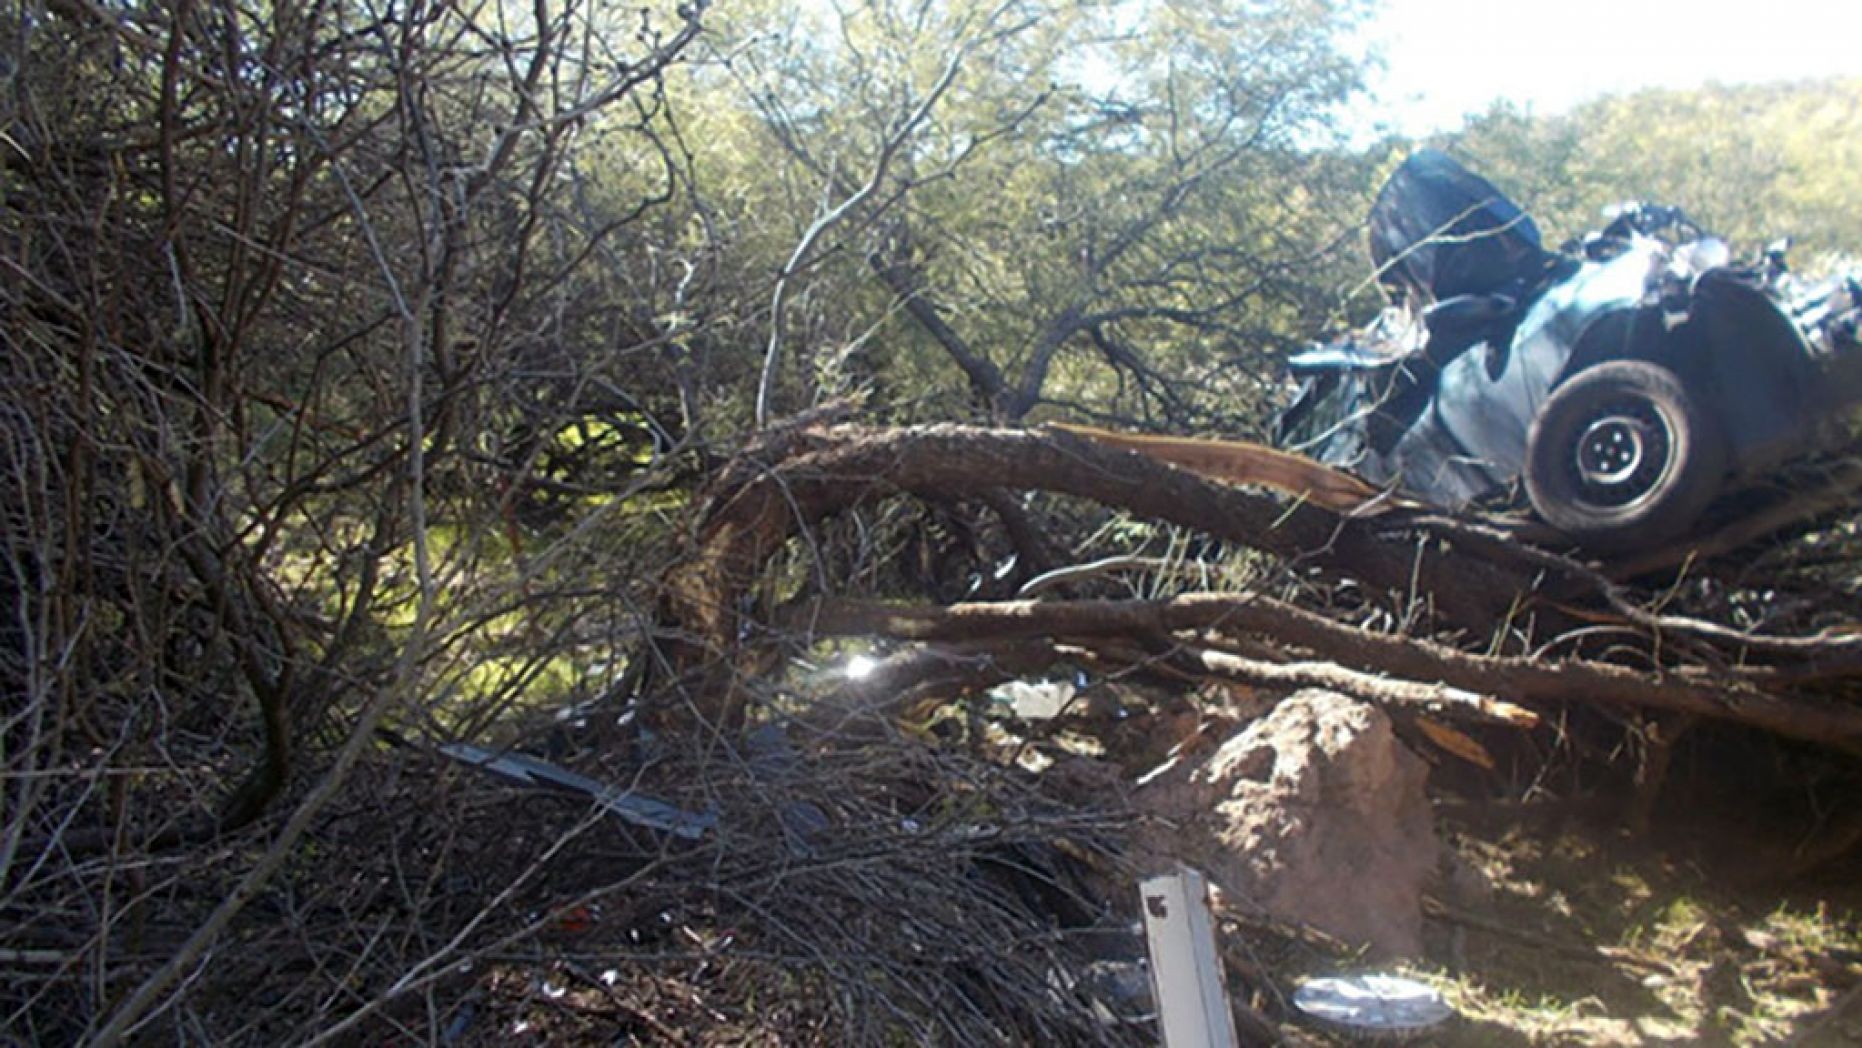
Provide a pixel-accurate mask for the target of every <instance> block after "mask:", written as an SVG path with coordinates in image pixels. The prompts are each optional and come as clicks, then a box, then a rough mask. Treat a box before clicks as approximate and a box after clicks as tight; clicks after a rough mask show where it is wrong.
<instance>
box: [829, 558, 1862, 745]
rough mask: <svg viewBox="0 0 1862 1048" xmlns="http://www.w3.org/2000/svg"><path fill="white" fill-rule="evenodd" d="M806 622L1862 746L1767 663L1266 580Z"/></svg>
mask: <svg viewBox="0 0 1862 1048" xmlns="http://www.w3.org/2000/svg"><path fill="white" fill-rule="evenodd" d="M807 622H808V624H809V627H810V628H812V629H813V630H815V631H816V632H818V633H821V634H829V635H850V634H853V635H877V636H888V637H898V638H901V639H911V640H936V641H962V640H970V639H975V638H978V637H993V638H996V639H998V640H1003V639H1008V638H1013V637H1030V636H1057V637H1075V638H1077V637H1120V636H1142V635H1153V636H1160V635H1166V634H1171V633H1175V632H1178V631H1182V630H1191V629H1213V630H1217V631H1220V632H1223V633H1230V634H1236V635H1243V636H1246V635H1253V636H1258V637H1262V638H1268V639H1271V640H1273V641H1274V642H1276V643H1278V644H1281V645H1291V646H1295V647H1298V648H1302V649H1305V650H1307V651H1309V652H1312V653H1314V654H1315V655H1317V656H1319V657H1320V658H1321V659H1323V660H1324V661H1325V662H1326V663H1335V664H1337V668H1340V669H1347V668H1349V669H1353V670H1356V671H1358V672H1359V673H1360V674H1367V673H1374V674H1379V675H1381V677H1382V679H1383V680H1384V682H1385V687H1384V688H1382V689H1378V688H1367V687H1364V686H1361V685H1355V684H1354V683H1352V682H1351V681H1350V680H1349V679H1348V678H1346V677H1344V676H1343V675H1336V674H1332V673H1331V672H1330V671H1329V670H1328V671H1327V672H1326V673H1325V674H1322V675H1323V676H1327V677H1328V678H1329V679H1326V680H1320V679H1317V678H1316V677H1314V676H1313V675H1314V674H1317V673H1318V672H1319V671H1318V669H1317V668H1316V665H1315V664H1312V663H1308V664H1306V667H1305V668H1304V669H1301V670H1297V671H1296V670H1291V669H1289V668H1287V667H1284V666H1282V667H1270V666H1268V665H1266V664H1264V663H1257V662H1256V661H1255V660H1241V659H1236V658H1234V657H1233V656H1218V654H1217V653H1207V654H1205V655H1202V656H1200V658H1201V659H1202V660H1203V662H1204V664H1205V665H1206V666H1207V668H1208V669H1209V670H1210V671H1211V672H1213V673H1216V674H1218V675H1232V676H1239V677H1243V678H1245V679H1249V680H1251V681H1253V682H1255V683H1277V682H1280V681H1279V680H1278V678H1282V677H1284V678H1286V680H1285V681H1284V682H1285V683H1288V684H1291V685H1294V686H1305V685H1308V684H1312V685H1321V686H1328V687H1335V688H1338V689H1339V690H1342V691H1346V692H1348V693H1351V694H1357V695H1359V696H1361V697H1363V698H1366V699H1370V700H1372V701H1389V702H1396V703H1423V704H1429V703H1437V704H1439V709H1438V710H1436V711H1435V712H1441V713H1444V714H1450V715H1454V714H1460V715H1463V716H1466V717H1471V718H1474V719H1483V720H1490V721H1501V722H1505V723H1512V724H1515V725H1519V724H1527V723H1530V720H1531V718H1530V714H1526V715H1525V716H1523V717H1522V716H1521V714H1523V713H1524V711H1519V708H1518V707H1517V706H1515V705H1512V702H1524V703H1541V704H1543V703H1552V702H1569V701H1576V702H1595V703H1603V704H1606V705H1611V706H1619V707H1626V708H1632V709H1635V708H1640V709H1649V710H1659V711H1664V712H1669V713H1682V714H1691V715H1695V716H1700V717H1705V718H1710V719H1716V720H1723V721H1731V722H1734V723H1739V724H1745V725H1749V726H1752V727H1756V728H1761V729H1764V730H1766V731H1769V732H1772V733H1774V734H1778V735H1783V736H1786V737H1788V738H1795V739H1802V740H1804V741H1808V742H1815V743H1819V744H1821V745H1826V746H1830V747H1833V748H1836V749H1841V750H1844V751H1847V752H1851V753H1862V708H1858V707H1853V706H1848V705H1843V704H1836V703H1830V702H1813V701H1808V700H1802V699H1795V698H1791V697H1788V696H1783V695H1777V694H1773V693H1770V692H1768V691H1766V690H1764V688H1763V687H1762V686H1761V684H1760V683H1759V681H1762V680H1764V679H1765V677H1766V676H1768V675H1767V674H1765V673H1764V671H1755V672H1751V673H1748V672H1747V671H1740V670H1733V671H1728V672H1724V673H1721V674H1706V673H1701V672H1697V671H1690V670H1676V671H1673V672H1670V673H1665V674H1650V673H1643V672H1638V671H1635V670H1631V669H1628V668H1625V667H1622V666H1614V665H1610V664H1607V663H1599V662H1590V661H1582V660H1563V661H1553V660H1532V659H1524V658H1494V657H1489V656H1483V655H1473V654H1469V653H1467V652H1463V651H1458V650H1456V649H1454V648H1450V647H1448V646H1446V645H1442V644H1437V643H1434V642H1431V641H1426V640H1418V639H1416V638H1412V637H1403V636H1398V635H1395V634H1389V633H1373V632H1370V631H1367V630H1363V629H1359V628H1356V627H1353V626H1349V625H1345V624H1343V623H1339V622H1335V621H1333V620H1331V619H1328V618H1326V617H1324V616H1322V615H1318V614H1315V613H1313V612H1310V611H1306V610H1304V609H1301V608H1296V607H1293V606H1291V605H1288V604H1285V603H1282V602H1280V601H1277V600H1273V599H1271V598H1268V597H1265V596H1261V595H1259V594H1245V595H1229V594H1215V593H1193V594H1184V595H1182V596H1178V597H1173V598H1170V599H1168V600H1154V601H1052V602H1044V601H1008V602H1001V603H994V604H960V605H954V606H950V607H944V608H936V607H927V606H907V605H895V604H885V603H878V602H856V601H839V602H824V603H821V604H818V605H815V606H813V607H811V608H810V609H809V612H808V615H807ZM1754 678H1757V680H1754ZM1404 682H1427V683H1424V684H1419V685H1418V686H1421V687H1429V686H1436V687H1440V688H1442V689H1443V691H1442V692H1441V693H1440V694H1435V695H1432V694H1430V693H1427V692H1415V691H1404V690H1403V689H1401V688H1400V687H1398V685H1399V684H1401V683H1404ZM1502 698H1504V699H1506V700H1512V702H1507V701H1502ZM1514 711H1518V712H1514Z"/></svg>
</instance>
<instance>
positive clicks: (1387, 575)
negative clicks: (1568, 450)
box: [662, 425, 1535, 721]
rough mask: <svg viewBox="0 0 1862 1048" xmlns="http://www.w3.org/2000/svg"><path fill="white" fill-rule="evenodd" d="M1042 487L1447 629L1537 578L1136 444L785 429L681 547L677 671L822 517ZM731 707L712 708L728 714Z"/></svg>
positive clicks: (741, 471)
mask: <svg viewBox="0 0 1862 1048" xmlns="http://www.w3.org/2000/svg"><path fill="white" fill-rule="evenodd" d="M990 489H997V490H1003V489H1006V490H1018V491H1043V492H1050V493H1055V494H1063V495H1071V496H1076V497H1079V498H1084V499H1090V500H1093V501H1095V502H1099V503H1102V504H1104V505H1107V506H1113V507H1117V508H1120V509H1124V510H1127V511H1129V512H1131V513H1133V514H1135V515H1137V516H1140V517H1145V518H1148V519H1152V520H1157V521H1163V522H1167V523H1171V524H1177V525H1180V526H1183V527H1188V528H1193V529H1196V530H1198V531H1202V532H1206V533H1208V534H1210V535H1212V536H1215V537H1217V538H1220V539H1224V540H1227V541H1229V542H1234V543H1237V544H1241V545H1246V546H1249V547H1252V548H1254V549H1257V550H1260V551H1262V552H1264V553H1270V554H1273V555H1275V556H1277V557H1279V558H1281V559H1283V560H1286V561H1289V562H1293V563H1305V564H1313V565H1322V566H1327V567H1331V568H1334V569H1336V570H1338V571H1341V572H1343V573H1346V574H1349V575H1351V576H1353V577H1355V578H1358V579H1360V580H1362V581H1363V582H1365V583H1366V584H1368V585H1370V586H1371V587H1373V588H1375V589H1378V590H1384V591H1391V592H1406V591H1409V592H1416V593H1427V594H1429V595H1431V599H1432V600H1433V602H1434V608H1435V612H1436V613H1437V614H1438V615H1439V616H1441V617H1442V618H1443V619H1444V620H1445V621H1447V622H1448V623H1450V624H1453V625H1456V626H1460V627H1462V628H1465V629H1469V630H1474V631H1478V632H1485V631H1487V630H1489V629H1491V628H1492V626H1493V624H1494V623H1496V622H1499V621H1501V620H1502V619H1503V618H1504V617H1505V616H1506V615H1507V614H1508V613H1509V612H1510V611H1511V610H1512V609H1514V608H1516V607H1518V606H1519V605H1520V604H1521V603H1522V602H1523V600H1524V599H1525V596H1526V594H1527V593H1528V592H1529V591H1530V589H1531V587H1532V580H1533V577H1534V575H1535V571H1534V570H1533V569H1530V568H1522V567H1521V566H1519V565H1510V564H1505V563H1496V562H1493V561H1489V560H1483V559H1478V558H1474V557H1469V556H1455V555H1453V554H1452V551H1451V550H1449V549H1448V548H1446V547H1445V546H1444V545H1442V544H1441V543H1438V542H1435V541H1433V540H1431V539H1430V538H1429V537H1428V536H1426V535H1422V534H1419V533H1414V532H1410V531H1405V530H1403V529H1402V528H1401V527H1400V524H1399V523H1393V522H1392V520H1391V518H1392V517H1397V516H1400V515H1399V514H1394V513H1393V514H1386V515H1384V516H1381V517H1379V518H1377V519H1376V520H1374V521H1373V520H1354V519H1348V518H1345V517H1341V516H1340V515H1338V514H1337V513H1333V512H1330V511H1327V510H1324V509H1321V508H1319V507H1318V506H1315V505H1312V504H1310V503H1304V502H1296V503H1294V504H1292V505H1291V506H1289V505H1288V504H1287V503H1285V502H1284V501H1281V500H1278V499H1276V498H1273V497H1270V496H1269V495H1267V494H1264V493H1260V492H1256V491H1250V490H1245V489H1242V488H1237V487H1232V486H1229V485H1226V484H1222V483H1219V482H1216V481H1212V480H1209V479H1206V478H1204V477H1201V476H1198V475H1196V474H1194V473H1191V472H1189V471H1187V470H1184V469H1178V468H1175V467H1172V466H1169V465H1166V464H1163V463H1160V462H1158V461H1155V460H1153V459H1150V458H1147V457H1145V456H1144V455H1142V454H1139V453H1137V452H1134V451H1129V450H1124V449H1121V448H1115V447H1110V446H1107V445H1104V444H1100V443H1097V442H1095V441H1093V440H1090V439H1087V438H1083V437H1080V436H1078V435H1075V434H1071V433H1066V432H1059V431H1053V432H1036V431H1028V430H1000V429H980V428H976V427H970V426H956V425H937V426H924V427H912V428H905V429H872V428H868V427H860V426H839V427H833V428H824V429H813V430H804V431H800V432H785V433H782V434H779V435H778V436H776V437H775V438H772V441H771V442H770V443H769V444H767V445H765V446H763V447H761V448H753V449H751V450H750V451H748V452H746V453H745V455H744V456H742V457H741V458H740V459H739V460H738V461H737V462H736V463H735V464H733V466H732V467H731V468H730V469H728V470H726V471H725V472H724V474H723V475H722V476H721V477H720V479H719V482H718V483H717V484H716V485H715V486H714V488H713V490H712V492H711V494H710V495H709V497H708V498H707V500H706V502H705V505H704V508H703V510H702V516H701V520H700V523H699V527H698V531H697V534H696V537H695V541H694V543H693V548H692V552H691V555H690V556H689V557H688V558H686V560H685V561H684V562H683V563H682V564H681V565H680V566H679V567H677V568H676V569H675V570H674V571H673V572H672V574H671V576H670V577H669V579H668V580H667V582H668V585H667V588H666V595H665V603H664V606H663V608H662V615H663V618H664V619H665V620H666V622H667V624H668V625H669V626H670V627H671V628H672V630H673V632H674V634H675V635H674V636H673V637H672V639H671V643H670V645H669V648H670V652H671V655H672V658H673V661H674V662H675V664H678V665H681V666H684V667H690V666H694V665H697V664H699V663H701V662H705V661H707V660H712V659H717V658H729V657H730V656H731V653H732V652H733V651H734V650H735V648H736V640H737V637H738V636H739V632H740V626H741V625H742V623H741V614H742V610H741V609H742V605H743V596H744V594H745V593H746V592H747V591H748V590H749V588H750V586H751V584H752V582H753V581H754V580H755V578H756V577H757V575H758V573H759V572H760V571H761V570H762V568H763V566H764V565H765V563H766V562H767V561H768V560H769V558H770V557H771V556H773V555H774V554H775V553H776V551H777V550H779V549H780V548H781V547H782V546H783V544H784V543H786V542H787V541H788V540H789V539H790V538H792V537H794V536H796V535H798V534H806V533H808V532H809V530H810V529H811V528H812V527H813V526H814V525H815V524H816V523H817V522H819V521H820V520H822V519H823V518H825V517H828V516H830V515H832V514H835V513H839V512H842V511H844V510H847V509H850V508H853V507H856V506H860V505H863V504H869V503H871V502H873V501H876V500H878V499H880V498H883V497H886V496H889V495H895V494H900V493H907V494H913V495H917V496H920V497H924V498H940V499H951V498H962V497H973V496H976V495H978V494H980V493H981V492H982V491H984V490H990ZM732 707H733V704H732V703H730V702H726V703H725V704H724V707H723V708H720V709H718V710H717V711H715V712H716V713H717V714H718V715H720V716H721V717H722V718H723V719H724V720H725V721H730V720H733V719H735V713H736V711H735V709H734V708H732Z"/></svg>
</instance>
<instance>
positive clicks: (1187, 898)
mask: <svg viewBox="0 0 1862 1048" xmlns="http://www.w3.org/2000/svg"><path fill="white" fill-rule="evenodd" d="M1138 895H1139V899H1140V901H1141V902H1142V903H1143V906H1144V938H1145V945H1146V947H1147V948H1148V949H1149V950H1150V953H1151V989H1152V992H1153V993H1154V994H1155V996H1156V999H1157V1016H1158V1022H1159V1024H1160V1025H1161V1026H1162V1027H1163V1031H1164V1045H1165V1048H1235V1017H1234V1015H1233V1013H1231V1012H1230V1011H1229V1007H1228V992H1227V989H1226V988H1225V987H1224V986H1223V983H1222V960H1221V957H1220V955H1218V954H1217V953H1216V945H1215V922H1214V921H1213V920H1212V919H1211V918H1210V916H1209V886H1208V883H1207V882H1206V881H1204V880H1203V875H1202V874H1200V873H1198V872H1196V871H1195V870H1192V869H1190V868H1189V867H1188V866H1179V867H1177V869H1176V871H1175V872H1173V873H1166V874H1163V875H1161V876H1158V877H1151V878H1149V879H1147V880H1145V881H1143V882H1142V883H1140V884H1139V886H1138Z"/></svg>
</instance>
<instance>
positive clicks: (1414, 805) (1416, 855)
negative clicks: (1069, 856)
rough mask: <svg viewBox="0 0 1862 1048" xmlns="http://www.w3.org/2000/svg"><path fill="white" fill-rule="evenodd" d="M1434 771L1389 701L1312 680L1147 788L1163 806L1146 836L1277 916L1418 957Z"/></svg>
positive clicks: (1147, 803)
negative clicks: (1397, 725)
mask: <svg viewBox="0 0 1862 1048" xmlns="http://www.w3.org/2000/svg"><path fill="white" fill-rule="evenodd" d="M1427 776H1428V768H1427V765H1425V764H1424V763H1423V761H1422V759H1421V758H1419V757H1417V756H1416V755H1415V754H1414V753H1411V752H1410V751H1409V749H1408V748H1406V747H1405V746H1404V745H1403V744H1402V742H1400V741H1399V740H1398V739H1397V737H1396V735H1395V734H1394V733H1393V732H1392V731H1391V728H1390V720H1389V718H1388V717H1386V716H1385V715H1384V714H1383V712H1382V711H1380V710H1378V709H1377V708H1376V707H1374V706H1370V705H1367V704H1365V703H1362V702H1358V701H1357V700H1354V699H1350V698H1347V697H1345V696H1343V695H1339V694H1336V693H1333V692H1328V691H1321V690H1317V689H1308V690H1305V691H1300V692H1297V693H1295V694H1294V695H1292V696H1291V697H1289V698H1287V699H1286V700H1284V701H1283V702H1281V703H1280V704H1279V705H1278V706H1277V707H1275V709H1274V710H1273V712H1271V713H1269V714H1268V715H1267V716H1265V717H1262V718H1261V719H1259V720H1257V721H1254V722H1253V723H1252V724H1249V725H1248V726H1247V727H1246V728H1244V729H1242V730H1241V731H1240V732H1238V733H1237V734H1235V735H1233V736H1231V737H1230V738H1229V739H1228V740H1227V741H1226V742H1224V743H1223V744H1222V745H1221V746H1220V747H1218V748H1217V749H1216V750H1215V751H1214V752H1213V753H1212V754H1210V755H1209V756H1208V757H1207V758H1206V759H1205V760H1203V761H1201V762H1200V763H1197V764H1193V765H1190V766H1187V767H1179V768H1176V769H1172V772H1171V773H1167V774H1164V775H1160V776H1157V777H1156V778H1154V779H1153V780H1152V781H1151V782H1150V783H1149V784H1148V785H1147V786H1146V787H1145V788H1144V789H1141V790H1140V791H1139V792H1138V794H1137V796H1136V798H1135V799H1136V801H1137V803H1138V806H1139V807H1140V808H1141V809H1142V810H1144V811H1146V812H1148V813H1150V814H1152V815H1156V816H1158V817H1159V819H1157V820H1155V821H1154V822H1153V823H1152V829H1151V830H1150V831H1148V834H1147V836H1148V837H1149V839H1148V840H1144V841H1141V842H1140V843H1141V847H1143V848H1144V849H1145V850H1147V851H1150V852H1151V853H1152V854H1153V855H1155V857H1156V859H1157V862H1158V863H1159V864H1160V867H1161V866H1162V865H1163V864H1166V863H1169V862H1173V861H1177V860H1181V861H1186V862H1189V863H1191V864H1192V865H1195V866H1198V867H1200V868H1201V869H1202V870H1203V871H1204V872H1205V873H1206V874H1207V875H1208V876H1209V878H1210V880H1211V881H1212V882H1213V883H1215V884H1216V885H1218V886H1220V887H1221V888H1222V889H1223V890H1224V891H1225V892H1227V893H1230V894H1231V895H1239V896H1241V899H1240V900H1237V901H1240V902H1241V903H1242V904H1243V905H1244V906H1250V907H1258V908H1259V909H1260V910H1261V911H1264V912H1265V913H1266V914H1267V915H1268V916H1270V917H1273V918H1277V919H1280V920H1285V921H1290V922H1297V923H1300V924H1306V925H1311V926H1313V927H1316V928H1318V929H1320V930H1322V931H1324V932H1327V933H1328V934H1331V935H1333V936H1336V937H1337V938H1339V939H1341V940H1344V941H1345V942H1349V943H1352V944H1354V945H1362V946H1364V947H1367V948H1368V949H1369V950H1370V952H1371V953H1372V954H1373V955H1375V956H1379V957H1393V956H1414V955H1416V954H1419V953H1420V952H1421V949H1422V889H1423V884H1424V881H1425V880H1426V879H1427V878H1428V877H1429V876H1430V875H1431V873H1432V872H1433V871H1434V869H1435V866H1436V860H1437V855H1438V846H1437V843H1436V838H1435V829H1434V820H1433V818H1432V817H1431V815H1430V811H1429V802H1428V798H1427V796H1426V795H1425V794H1424V792H1423V783H1424V780H1425V779H1426V778H1427Z"/></svg>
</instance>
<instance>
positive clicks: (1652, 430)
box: [1526, 360, 1727, 553]
mask: <svg viewBox="0 0 1862 1048" xmlns="http://www.w3.org/2000/svg"><path fill="white" fill-rule="evenodd" d="M1726 466H1727V447H1726V437H1725V434H1724V433H1722V432H1721V430H1720V427H1719V425H1718V424H1717V422H1716V421H1715V420H1714V419H1713V418H1712V417H1711V416H1710V415H1708V414H1707V413H1706V412H1705V411H1704V410H1702V408H1701V406H1700V404H1699V402H1698V401H1697V400H1696V398H1695V397H1694V396H1693V395H1692V394H1690V393H1689V392H1688V390H1687V387H1686V386H1684V385H1682V383H1681V380H1680V379H1679V378H1678V377H1676V376H1675V373H1674V372H1672V371H1670V370H1668V369H1667V368H1665V367H1662V366H1661V365H1659V364H1651V363H1648V362H1647V361H1641V360H1612V361H1610V362H1608V363H1604V364H1599V365H1597V366H1596V367H1593V368H1588V369H1586V370H1584V371H1580V372H1578V374H1576V375H1575V376H1573V377H1572V378H1570V379H1569V380H1567V381H1566V382H1565V384H1564V385H1562V386H1559V387H1558V388H1557V389H1556V390H1554V391H1553V392H1552V395H1551V396H1550V397H1549V398H1547V399H1546V401H1545V406H1544V407H1543V408H1541V409H1540V411H1539V415H1538V417H1537V418H1535V419H1534V420H1533V422H1532V431H1531V432H1530V433H1529V434H1528V435H1527V438H1526V493H1527V494H1528V495H1529V496H1530V497H1531V498H1532V508H1533V509H1535V510H1537V511H1538V513H1539V516H1540V517H1542V518H1544V520H1545V522H1546V523H1548V524H1550V525H1552V526H1553V527H1555V528H1557V529H1558V530H1560V531H1562V532H1564V533H1565V534H1567V535H1570V536H1571V537H1572V538H1573V539H1576V540H1577V542H1578V543H1579V544H1580V545H1582V546H1584V547H1585V548H1587V549H1591V550H1594V551H1596V552H1599V553H1625V552H1630V551H1633V550H1639V549H1647V548H1650V547H1653V546H1656V545H1659V544H1661V543H1663V542H1666V541H1668V540H1670V539H1673V538H1676V537H1678V536H1680V535H1682V534H1685V533H1686V532H1687V531H1688V530H1689V529H1690V528H1692V527H1693V525H1694V522H1695V520H1696V519H1698V518H1699V516H1700V514H1701V511H1702V510H1704V509H1706V508H1707V504H1708V503H1709V502H1712V501H1713V497H1714V496H1715V495H1717V494H1719V492H1720V487H1721V485H1722V484H1723V483H1724V482H1725V479H1726Z"/></svg>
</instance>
